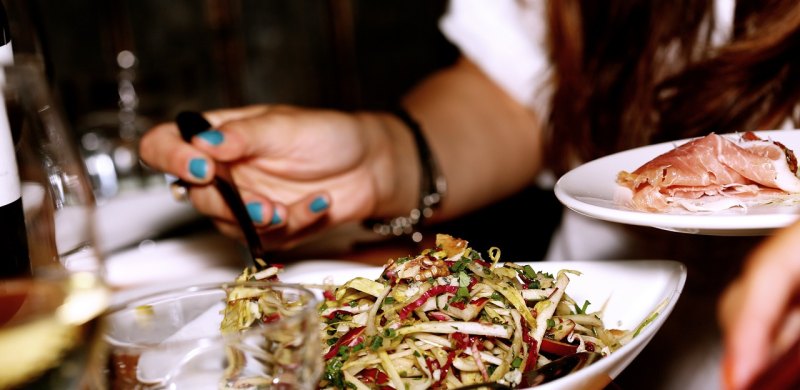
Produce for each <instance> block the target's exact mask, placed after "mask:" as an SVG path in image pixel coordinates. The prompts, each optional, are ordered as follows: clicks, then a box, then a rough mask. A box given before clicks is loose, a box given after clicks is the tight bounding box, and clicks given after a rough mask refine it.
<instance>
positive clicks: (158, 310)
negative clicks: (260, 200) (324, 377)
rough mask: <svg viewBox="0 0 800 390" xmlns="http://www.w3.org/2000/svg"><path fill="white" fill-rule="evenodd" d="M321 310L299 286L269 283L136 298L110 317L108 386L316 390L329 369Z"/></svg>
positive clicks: (199, 288)
mask: <svg viewBox="0 0 800 390" xmlns="http://www.w3.org/2000/svg"><path fill="white" fill-rule="evenodd" d="M242 297H247V299H239V298H242ZM318 305H319V300H318V298H317V297H316V296H315V295H314V293H313V292H311V291H310V290H308V289H306V288H303V287H302V286H300V285H294V284H282V283H277V282H266V281H260V282H232V283H221V284H220V283H217V284H205V285H197V286H191V287H183V288H177V289H174V290H171V291H164V292H160V293H155V294H152V295H148V296H144V297H141V298H135V299H132V300H129V301H128V302H126V303H123V304H119V305H116V306H114V307H112V308H111V309H110V310H109V313H108V315H107V318H106V321H107V329H106V342H107V343H108V348H109V354H108V358H109V363H108V364H107V367H108V371H107V386H108V387H109V388H111V389H309V390H310V389H316V388H317V385H318V383H319V378H320V375H321V372H322V348H321V345H320V335H319V332H320V327H319V315H318V311H317V309H318ZM226 314H228V315H227V316H226ZM249 320H253V321H252V322H251V321H249Z"/></svg>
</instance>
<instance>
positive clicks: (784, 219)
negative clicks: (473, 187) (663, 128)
mask: <svg viewBox="0 0 800 390" xmlns="http://www.w3.org/2000/svg"><path fill="white" fill-rule="evenodd" d="M755 133H756V134H758V135H759V136H761V137H762V138H771V139H774V140H776V141H779V142H781V143H783V144H784V145H786V147H788V148H789V149H792V150H794V151H795V152H796V153H800V131H796V130H771V131H759V132H755ZM688 141H689V140H688V139H686V140H681V141H675V142H666V143H662V144H657V145H650V146H645V147H642V148H637V149H631V150H627V151H624V152H620V153H615V154H612V155H610V156H606V157H602V158H599V159H597V160H594V161H590V162H588V163H586V164H583V165H581V166H579V167H577V168H575V169H573V170H572V171H570V172H568V173H566V174H565V175H564V176H562V177H561V178H560V179H559V180H558V181H557V182H556V185H555V195H556V197H557V198H558V200H559V201H561V203H563V204H564V205H565V206H567V207H569V208H570V209H572V210H574V211H576V212H578V213H581V214H584V215H587V216H589V217H593V218H598V219H602V220H606V221H611V222H619V223H625V224H629V225H641V226H652V227H655V228H659V229H664V230H670V231H675V232H680V233H691V234H707V235H720V236H761V235H768V234H770V233H771V232H772V231H773V230H774V229H779V228H782V227H784V226H786V225H789V224H791V223H792V222H794V221H796V220H797V219H798V217H800V205H792V206H772V205H767V206H757V207H750V208H748V209H746V210H743V209H741V208H734V209H728V210H725V211H719V212H706V213H698V212H695V213H691V212H688V211H686V212H680V211H679V212H672V213H648V212H643V211H637V210H633V209H631V208H629V207H627V206H626V205H625V204H624V203H622V202H620V201H618V200H617V197H618V196H619V195H620V191H625V189H624V188H622V187H621V186H619V185H618V184H617V183H616V177H617V173H619V172H620V171H622V170H627V171H633V170H635V169H636V168H638V167H639V166H641V165H642V164H644V163H646V162H647V161H650V160H651V159H653V158H655V157H656V156H658V155H660V154H662V153H665V152H667V151H669V150H671V149H673V148H674V147H676V146H677V145H681V144H683V143H685V142H688Z"/></svg>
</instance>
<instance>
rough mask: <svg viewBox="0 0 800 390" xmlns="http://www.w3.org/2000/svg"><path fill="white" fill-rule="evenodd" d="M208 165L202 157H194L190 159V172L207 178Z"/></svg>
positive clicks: (196, 176)
mask: <svg viewBox="0 0 800 390" xmlns="http://www.w3.org/2000/svg"><path fill="white" fill-rule="evenodd" d="M207 168H208V165H207V164H206V160H204V159H202V158H193V159H191V160H190V161H189V173H191V174H192V176H194V177H195V178H198V179H205V177H206V170H207Z"/></svg>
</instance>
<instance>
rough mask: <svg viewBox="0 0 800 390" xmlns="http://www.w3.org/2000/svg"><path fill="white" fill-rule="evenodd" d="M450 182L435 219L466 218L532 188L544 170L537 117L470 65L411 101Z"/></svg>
mask: <svg viewBox="0 0 800 390" xmlns="http://www.w3.org/2000/svg"><path fill="white" fill-rule="evenodd" d="M403 103H404V105H405V107H406V108H407V110H408V111H409V112H410V113H411V115H412V116H413V117H414V118H416V119H417V121H419V123H420V124H421V125H422V128H423V131H424V132H425V136H426V138H427V139H428V142H429V143H430V146H431V149H432V151H433V153H434V155H435V156H436V158H437V160H438V161H439V164H440V166H441V168H442V170H443V173H444V175H445V178H446V179H447V184H448V192H447V196H446V197H445V200H444V202H443V203H442V206H441V208H440V209H439V210H438V211H437V212H436V213H435V214H434V219H444V218H450V217H453V216H458V215H462V214H464V213H466V212H469V211H471V210H474V209H476V208H479V207H481V206H484V205H487V204H489V203H491V202H494V201H497V200H499V199H502V198H504V197H506V196H509V195H511V194H513V193H514V192H517V191H519V190H520V189H522V188H524V187H525V186H527V185H529V184H530V183H532V181H533V179H534V178H535V176H536V174H537V173H538V172H539V170H540V167H541V165H542V160H541V143H540V128H539V126H540V122H539V120H538V118H537V117H536V114H535V113H533V112H532V111H531V110H529V109H527V108H525V107H524V106H522V105H520V104H519V103H517V102H516V101H515V100H513V99H512V98H511V97H509V96H508V95H506V94H505V92H504V91H502V90H501V89H500V88H499V87H497V86H496V85H495V84H494V83H493V82H492V81H491V80H490V79H488V78H487V77H486V76H485V75H484V74H483V73H482V72H481V71H480V70H479V69H478V68H477V67H475V66H474V65H473V64H471V63H470V62H468V61H466V60H461V61H459V62H458V63H457V64H456V65H454V66H453V67H451V68H448V69H446V70H443V71H441V72H439V73H437V74H434V75H433V76H431V77H430V78H428V79H427V80H425V81H424V82H422V83H421V84H420V85H419V86H417V87H416V88H415V89H414V90H412V91H411V92H410V93H409V94H408V95H407V96H406V97H405V98H404V102H403Z"/></svg>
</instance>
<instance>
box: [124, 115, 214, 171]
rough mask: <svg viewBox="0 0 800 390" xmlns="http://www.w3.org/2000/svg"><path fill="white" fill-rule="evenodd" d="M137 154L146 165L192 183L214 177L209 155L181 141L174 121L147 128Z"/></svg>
mask: <svg viewBox="0 0 800 390" xmlns="http://www.w3.org/2000/svg"><path fill="white" fill-rule="evenodd" d="M139 155H140V156H141V158H142V160H143V161H144V162H145V163H146V164H147V165H148V166H149V167H151V168H153V169H155V170H158V171H161V172H167V173H170V174H172V175H174V176H176V177H179V178H181V179H184V180H186V181H188V182H191V183H206V182H208V181H209V180H210V178H211V177H213V176H214V164H212V163H211V162H210V161H211V160H210V159H209V157H208V156H207V155H206V154H205V153H203V152H202V151H200V150H198V149H197V148H195V147H194V146H192V145H191V144H188V143H186V142H184V141H183V138H181V135H180V132H179V131H178V126H177V125H176V124H175V123H174V122H169V123H162V124H159V125H157V126H155V127H153V128H152V129H150V130H149V131H147V132H146V133H145V134H144V135H143V136H142V138H141V140H140V143H139Z"/></svg>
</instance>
